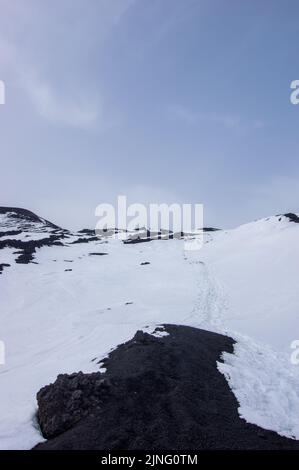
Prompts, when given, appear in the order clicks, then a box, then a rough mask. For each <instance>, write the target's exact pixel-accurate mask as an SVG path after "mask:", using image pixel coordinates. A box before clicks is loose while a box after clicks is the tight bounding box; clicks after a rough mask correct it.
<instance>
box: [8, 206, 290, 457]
mask: <svg viewBox="0 0 299 470" xmlns="http://www.w3.org/2000/svg"><path fill="white" fill-rule="evenodd" d="M1 217H2V218H1ZM4 220H5V224H4V223H3V221H4ZM1 224H2V225H1ZM10 224H11V220H10V221H7V218H5V216H3V215H1V214H0V232H1V231H3V232H5V231H8V230H11V229H12V227H11V226H10ZM36 224H38V230H35V225H34V223H33V224H31V225H30V227H28V228H26V230H25V229H24V228H23V230H24V237H25V235H28V234H30V237H31V236H32V233H33V236H35V237H39V235H40V231H42V232H43V230H44V228H45V227H44V225H43V224H47V223H46V222H43V219H40V221H39V222H36ZM19 225H20V224H19ZM18 228H19V229H20V226H19V227H18ZM46 229H47V230H48V231H50V232H51V231H54V232H55V230H56V229H55V228H50V227H49V226H47V227H46ZM21 230H22V224H21ZM25 232H26V233H25ZM44 236H45V235H44V233H43V237H44ZM18 237H19V239H22V240H23V238H20V237H22V235H20V234H18ZM298 237H299V224H296V223H294V222H291V221H290V220H289V218H288V217H284V216H281V217H279V216H277V217H272V218H270V219H264V220H260V221H257V222H253V223H251V224H247V225H243V226H241V227H239V228H237V229H234V230H230V231H225V232H222V231H221V232H220V231H219V232H209V233H207V234H206V243H205V244H204V247H203V248H202V249H201V250H199V251H195V252H192V251H185V250H184V246H185V245H184V240H157V241H151V242H148V243H138V244H132V245H131V244H129V245H125V244H123V243H122V241H120V240H116V239H113V238H112V237H110V238H107V239H104V240H98V241H90V242H89V243H76V244H72V241H74V240H75V239H76V237H75V238H74V236H73V235H71V234H69V235H68V238H67V239H66V240H65V246H43V247H41V248H39V249H37V251H36V254H35V256H34V262H35V263H37V264H33V263H29V264H16V263H14V258H15V256H16V255H14V252H15V251H16V250H14V249H11V248H7V247H6V248H2V250H1V249H0V257H1V258H0V263H9V264H11V266H10V267H8V268H4V270H3V272H2V274H1V275H0V292H1V296H0V315H1V324H0V340H2V341H4V342H5V345H6V364H5V365H3V366H0V390H1V400H0V416H1V421H0V448H1V449H29V448H31V447H33V446H34V445H35V444H37V443H38V442H40V441H41V440H42V436H41V434H40V432H39V429H38V426H37V425H36V423H35V418H34V415H35V412H36V399H35V396H36V393H37V391H38V390H39V389H40V388H41V387H42V386H44V385H45V384H48V383H50V382H53V381H54V380H55V379H56V376H57V374H59V373H71V372H76V371H79V370H82V371H83V372H93V371H98V370H99V364H98V362H100V361H101V360H102V359H103V358H104V357H105V356H106V355H107V353H108V352H109V351H110V350H111V348H115V347H116V346H117V345H118V344H120V343H122V342H124V341H127V340H129V339H130V338H132V337H133V336H134V334H135V333H136V330H138V329H142V330H144V331H147V332H152V331H153V330H154V329H155V327H156V326H157V325H158V324H161V323H172V324H181V325H182V324H183V325H189V326H195V327H200V328H204V329H208V330H212V331H216V332H221V333H225V334H228V335H230V336H232V337H234V338H235V339H236V340H237V344H236V346H235V353H234V354H225V362H224V364H219V365H218V367H219V369H220V370H221V371H222V372H223V373H224V374H225V376H226V378H227V380H228V382H229V384H230V386H231V388H232V390H233V392H234V393H235V395H236V397H237V399H238V401H239V403H240V409H239V412H240V415H241V416H242V417H244V418H245V419H246V420H247V421H249V422H251V423H255V424H258V425H259V426H262V427H264V428H266V429H272V430H274V431H276V432H278V433H280V434H281V435H284V436H288V437H294V438H296V439H299V366H294V365H292V364H291V362H290V355H291V352H292V350H291V349H290V344H291V342H292V341H293V340H294V339H298V338H299V316H298V312H297V309H298V306H299V290H298V270H299V248H298ZM5 238H8V237H7V236H3V237H1V238H0V242H1V240H4V239H5ZM9 238H10V239H17V238H16V237H14V236H9ZM77 238H78V237H77ZM28 239H31V238H28V237H26V238H24V240H28ZM35 239H36V238H35ZM91 253H92V255H91ZM95 253H98V254H103V253H106V255H102V256H100V255H96V254H95ZM146 262H147V263H150V264H144V265H142V263H146Z"/></svg>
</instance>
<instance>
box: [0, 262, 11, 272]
mask: <svg viewBox="0 0 299 470" xmlns="http://www.w3.org/2000/svg"><path fill="white" fill-rule="evenodd" d="M9 267H10V264H8V263H0V274H2V271H3V269H4V268H9Z"/></svg>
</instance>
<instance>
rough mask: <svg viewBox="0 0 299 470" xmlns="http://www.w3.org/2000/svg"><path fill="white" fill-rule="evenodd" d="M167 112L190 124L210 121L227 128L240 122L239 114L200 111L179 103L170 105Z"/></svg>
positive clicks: (236, 125)
mask: <svg viewBox="0 0 299 470" xmlns="http://www.w3.org/2000/svg"><path fill="white" fill-rule="evenodd" d="M168 113H169V116H170V117H171V118H172V119H177V120H180V121H183V122H185V123H186V124H192V125H196V124H200V123H203V122H210V123H215V124H220V125H222V126H225V127H228V128H234V127H238V126H239V125H240V123H241V119H240V117H239V116H235V115H231V114H221V113H200V112H195V111H193V110H191V109H188V108H187V107H185V106H181V105H175V106H170V107H169V110H168Z"/></svg>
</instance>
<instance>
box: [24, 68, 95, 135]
mask: <svg viewBox="0 0 299 470" xmlns="http://www.w3.org/2000/svg"><path fill="white" fill-rule="evenodd" d="M22 84H23V86H24V89H25V90H26V92H27V93H28V96H29V98H30V99H31V101H32V103H33V105H34V107H35V109H36V111H37V113H38V114H39V115H40V116H41V117H43V118H45V119H47V120H48V121H51V122H53V123H55V124H60V125H65V126H69V127H74V128H77V129H91V128H93V127H95V126H96V123H97V122H98V121H99V118H100V117H101V115H102V110H101V109H100V104H99V102H98V101H99V100H98V99H94V100H93V101H91V100H90V99H89V100H88V99H86V98H82V96H79V95H78V96H74V97H72V98H71V99H70V98H69V99H68V98H66V97H65V93H64V94H63V96H62V94H59V93H57V92H56V91H55V89H54V88H53V86H51V84H50V83H47V82H45V81H42V80H39V79H37V78H36V77H35V76H34V75H32V74H31V75H30V77H27V78H26V79H25V80H22Z"/></svg>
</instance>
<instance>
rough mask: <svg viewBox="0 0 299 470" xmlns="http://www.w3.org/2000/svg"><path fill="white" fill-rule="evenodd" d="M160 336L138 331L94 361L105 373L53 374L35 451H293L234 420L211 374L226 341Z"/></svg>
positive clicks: (42, 399) (176, 330)
mask: <svg viewBox="0 0 299 470" xmlns="http://www.w3.org/2000/svg"><path fill="white" fill-rule="evenodd" d="M164 329H165V331H166V332H168V333H169V335H166V336H163V337H155V336H153V335H150V334H147V333H144V332H142V331H138V332H137V333H136V335H135V336H134V338H133V339H132V340H130V341H128V342H127V343H125V344H123V345H121V346H119V347H118V348H117V349H116V350H114V351H113V352H112V353H110V355H109V356H108V358H107V359H105V360H104V361H101V362H102V367H105V368H106V369H107V371H106V372H105V374H101V373H94V374H82V372H79V373H78V374H72V375H70V376H68V375H60V376H59V377H58V378H57V381H56V382H55V383H54V384H52V385H49V386H47V387H44V388H43V389H42V390H41V391H40V392H39V393H38V404H39V412H38V419H39V423H40V426H41V429H42V432H43V434H44V436H45V437H51V439H50V440H49V441H47V442H44V443H41V444H39V445H38V446H36V449H40V450H43V449H45V450H47V449H49V450H50V449H78V450H80V449H81V450H82V449H87V450H101V449H104V450H110V451H113V450H126V449H128V450H130V449H135V450H136V449H142V450H145V449H146V450H155V451H157V450H197V451H200V450H202V449H299V442H298V441H294V440H291V439H287V438H284V437H281V436H279V435H278V434H276V433H275V432H272V431H267V430H265V429H261V428H259V427H258V426H255V425H253V424H249V423H247V422H246V421H245V420H243V419H241V418H240V416H239V414H238V402H237V400H236V398H235V396H234V395H233V393H232V392H231V390H230V388H229V386H228V383H227V381H226V379H225V377H224V376H223V375H222V374H221V373H220V372H219V370H218V369H217V361H221V356H222V353H223V351H227V352H229V353H232V352H233V347H234V341H233V340H232V339H231V338H228V337H226V336H223V335H219V334H216V333H211V332H208V331H204V330H199V329H196V328H191V327H187V326H173V325H164ZM105 387H107V388H105ZM55 436H56V437H55Z"/></svg>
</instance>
